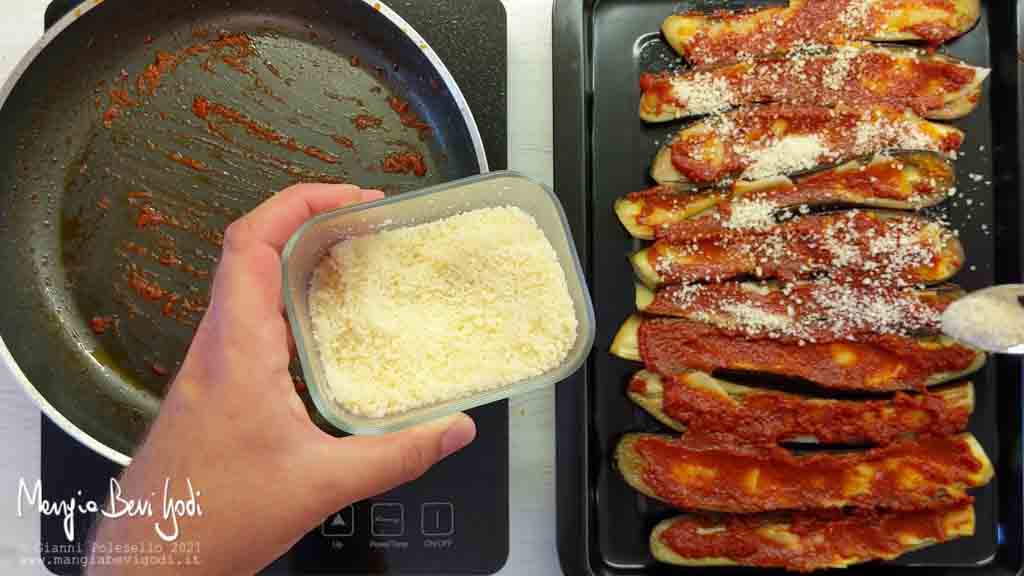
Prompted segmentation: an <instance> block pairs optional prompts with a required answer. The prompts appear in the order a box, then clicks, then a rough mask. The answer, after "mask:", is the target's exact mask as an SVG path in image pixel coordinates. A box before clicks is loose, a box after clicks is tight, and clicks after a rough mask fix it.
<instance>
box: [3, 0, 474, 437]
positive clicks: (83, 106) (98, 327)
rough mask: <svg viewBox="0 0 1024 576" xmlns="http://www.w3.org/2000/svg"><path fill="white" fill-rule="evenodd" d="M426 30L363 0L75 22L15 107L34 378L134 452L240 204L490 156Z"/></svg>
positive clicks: (465, 166) (392, 185) (11, 267)
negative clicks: (422, 41)
mask: <svg viewBox="0 0 1024 576" xmlns="http://www.w3.org/2000/svg"><path fill="white" fill-rule="evenodd" d="M422 48H423V47H422V46H417V45H416V44H415V43H414V42H411V41H410V40H409V39H408V38H407V37H406V36H404V34H403V33H402V32H401V31H400V30H399V29H398V28H397V27H395V26H394V25H392V24H391V22H390V21H389V20H388V19H387V18H386V17H385V16H384V15H383V14H382V13H380V12H379V11H378V10H375V9H374V7H373V6H372V5H368V4H365V3H363V2H361V1H358V0H354V1H353V0H350V1H344V0H331V1H329V2H317V1H303V2H294V1H292V2H287V1H271V0H245V1H239V0H233V1H231V2H204V3H201V4H193V3H192V2H182V1H171V2H161V3H139V2H129V1H127V0H125V1H117V0H107V2H105V3H103V4H102V5H99V6H97V7H95V8H94V9H92V10H91V11H89V12H88V13H86V14H85V15H83V16H82V17H81V18H79V19H78V20H77V21H75V22H74V23H73V24H72V25H71V26H70V27H69V28H67V29H66V30H64V31H63V32H62V33H61V34H60V35H59V36H57V37H56V38H55V39H54V40H53V41H52V42H51V43H50V44H49V45H48V46H46V48H45V49H43V51H42V52H41V53H40V54H39V55H38V56H37V57H36V58H35V60H34V61H33V62H32V63H31V65H30V66H29V67H28V69H27V70H26V71H25V73H24V74H23V76H22V77H21V79H20V80H19V81H18V83H17V85H16V86H15V87H14V89H13V91H12V92H11V94H10V96H9V97H8V99H7V101H6V103H5V104H4V106H3V109H2V110H0V122H2V123H0V126H2V127H0V145H2V146H3V147H4V149H5V150H7V151H8V153H7V154H6V155H5V156H4V158H3V159H2V160H0V234H2V235H3V238H4V240H5V241H4V242H3V244H2V247H0V277H2V278H4V279H5V281H6V282H7V286H8V288H7V294H8V297H7V298H6V301H5V305H4V306H3V307H0V334H2V336H3V339H4V341H5V343H6V344H7V346H8V348H9V349H10V351H11V354H12V355H13V357H14V359H15V360H16V362H17V363H18V365H19V367H20V368H21V370H22V371H23V372H24V373H25V375H26V376H27V377H28V379H29V380H30V382H31V383H32V385H33V386H34V387H35V388H36V389H37V390H39V391H40V393H41V394H42V395H43V396H44V397H45V398H46V399H47V400H48V401H49V402H50V403H51V404H53V405H54V407H55V408H56V409H57V410H59V411H60V412H61V413H62V414H63V415H64V416H66V417H67V418H68V419H70V420H71V421H72V422H73V423H75V424H76V425H77V426H79V427H80V428H82V429H83V430H84V431H86V432H87V433H88V434H90V435H92V436H93V437H94V438H96V439H97V440H99V441H100V442H102V443H104V444H106V445H108V446H110V447H111V448H114V449H115V450H118V451H120V452H123V453H128V454H130V453H131V451H132V450H133V448H134V446H135V445H136V443H137V442H138V440H139V439H140V436H141V434H142V433H143V431H144V429H145V426H146V425H147V424H148V422H149V421H150V420H151V419H152V417H153V415H154V414H155V412H156V410H157V408H158V406H159V399H160V398H161V397H162V395H163V392H164V390H165V388H166V386H167V384H168V383H169V381H170V379H171V377H172V376H173V374H174V372H175V370H176V369H177V366H178V365H179V363H180V361H181V359H182V358H183V357H184V354H185V351H186V348H187V345H188V342H189V340H190V338H191V335H192V332H193V330H194V328H195V326H196V323H197V322H198V320H199V318H200V317H201V316H202V314H203V312H204V310H205V307H206V305H207V303H208V301H207V294H208V289H209V283H210V279H211V276H212V274H213V272H214V270H215V266H216V262H217V259H218V257H219V252H220V243H221V240H222V232H223V229H224V228H225V227H226V225H227V223H228V222H230V221H231V220H233V219H235V218H237V217H238V216H239V215H241V214H243V213H245V212H246V211H248V210H250V209H251V208H253V207H254V206H255V205H257V204H258V203H259V202H261V201H262V200H264V199H266V198H267V197H268V196H270V195H271V194H273V193H274V192H275V191H277V190H280V189H281V188H284V187H286V186H287V185H289V184H293V183H296V182H301V181H320V182H324V181H325V182H353V183H357V184H359V185H362V186H364V187H376V188H381V189H384V190H385V191H386V192H388V193H389V194H397V193H401V192H403V191H408V190H411V189H415V188H419V187H423V186H427V185H430V184H433V183H437V182H441V181H445V180H450V179H453V178H458V177H462V176H467V175H470V174H474V173H478V172H479V171H480V170H481V168H482V167H483V166H482V162H481V160H480V159H479V158H478V153H477V146H475V145H474V139H473V135H472V130H471V129H470V128H469V127H468V126H467V124H466V122H465V120H464V117H463V114H462V112H461V111H460V108H459V102H457V99H456V98H455V97H454V95H453V93H452V92H451V91H450V90H449V89H448V85H447V84H446V79H445V78H444V77H443V76H442V75H441V74H439V73H438V72H437V71H436V70H435V69H434V68H433V67H432V66H431V65H430V62H429V61H428V59H427V57H426V56H425V55H424V52H423V49H422Z"/></svg>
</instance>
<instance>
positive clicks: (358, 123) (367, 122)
mask: <svg viewBox="0 0 1024 576" xmlns="http://www.w3.org/2000/svg"><path fill="white" fill-rule="evenodd" d="M382 124H384V120H382V119H380V118H378V117H376V116H371V115H369V114H360V115H358V116H356V117H355V118H352V125H353V126H355V127H356V130H359V131H363V130H369V129H371V128H380V127H381V125H382Z"/></svg>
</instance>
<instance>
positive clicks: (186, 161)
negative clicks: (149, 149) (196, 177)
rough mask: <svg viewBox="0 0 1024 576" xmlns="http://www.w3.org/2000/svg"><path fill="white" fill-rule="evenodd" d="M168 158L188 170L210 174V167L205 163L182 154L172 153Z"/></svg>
mask: <svg viewBox="0 0 1024 576" xmlns="http://www.w3.org/2000/svg"><path fill="white" fill-rule="evenodd" d="M167 157H168V158H169V159H171V160H173V161H174V162H177V163H178V164H181V165H182V166H187V167H188V168H191V169H193V170H195V171H196V172H208V171H209V170H210V167H209V166H207V165H206V163H205V162H203V161H201V160H196V159H195V158H190V157H188V156H185V155H184V154H182V153H181V152H172V153H170V154H168V155H167Z"/></svg>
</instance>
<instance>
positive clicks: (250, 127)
mask: <svg viewBox="0 0 1024 576" xmlns="http://www.w3.org/2000/svg"><path fill="white" fill-rule="evenodd" d="M192 113H193V114H194V115H195V116H196V117H197V118H199V119H201V120H206V121H207V122H208V125H207V126H208V127H211V126H212V123H209V122H210V119H211V117H213V116H217V117H219V118H221V119H222V120H224V121H225V122H228V123H231V124H235V125H238V126H241V127H243V128H245V130H246V132H247V133H248V134H250V135H251V136H254V137H256V138H258V139H260V140H263V141H264V142H267V143H270V144H276V145H278V146H281V147H282V148H286V149H288V150H291V151H293V152H302V153H303V154H305V155H306V156H309V157H311V158H316V159H317V160H320V161H322V162H325V163H327V164H337V163H338V162H339V158H338V157H337V156H334V155H333V154H330V153H329V152H325V151H323V150H321V149H319V148H317V147H315V146H306V145H303V144H300V143H299V142H298V141H296V140H295V138H291V137H289V136H286V135H284V134H282V133H281V132H278V131H277V130H275V129H274V128H272V127H270V126H266V125H264V124H262V123H260V122H257V121H256V120H253V119H251V118H249V117H248V116H246V115H245V114H242V113H241V112H239V111H237V110H235V109H233V108H230V107H228V106H225V105H223V104H218V103H216V102H211V101H210V100H208V99H207V98H205V97H203V96H196V97H195V98H194V99H193V100H192ZM212 130H213V128H211V131H212Z"/></svg>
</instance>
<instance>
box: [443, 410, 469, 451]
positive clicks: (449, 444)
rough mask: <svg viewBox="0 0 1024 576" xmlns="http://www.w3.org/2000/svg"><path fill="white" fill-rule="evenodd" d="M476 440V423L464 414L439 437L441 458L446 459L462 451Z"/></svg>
mask: <svg viewBox="0 0 1024 576" xmlns="http://www.w3.org/2000/svg"><path fill="white" fill-rule="evenodd" d="M474 438H476V423H474V422H473V419H472V418H470V417H469V416H466V415H465V414H463V415H461V417H457V418H456V420H455V422H454V423H452V425H451V426H449V427H448V429H447V430H445V431H444V434H442V435H441V458H447V457H449V456H451V455H452V454H454V453H456V452H458V451H459V450H462V449H463V448H465V447H466V446H469V443H470V442H472V441H473V439H474Z"/></svg>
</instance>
